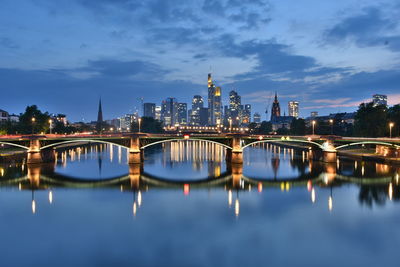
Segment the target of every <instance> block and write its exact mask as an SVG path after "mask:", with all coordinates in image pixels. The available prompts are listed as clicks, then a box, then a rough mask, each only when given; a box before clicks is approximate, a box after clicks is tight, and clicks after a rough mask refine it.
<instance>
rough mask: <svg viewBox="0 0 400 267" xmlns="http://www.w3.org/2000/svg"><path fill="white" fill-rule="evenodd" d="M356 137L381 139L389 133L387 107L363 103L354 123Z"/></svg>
mask: <svg viewBox="0 0 400 267" xmlns="http://www.w3.org/2000/svg"><path fill="white" fill-rule="evenodd" d="M354 131H355V135H357V136H360V137H381V136H385V134H386V133H387V131H388V123H387V107H386V106H385V105H378V106H374V104H373V103H372V102H371V103H362V104H361V105H360V106H359V108H358V110H357V113H356V116H355V123H354Z"/></svg>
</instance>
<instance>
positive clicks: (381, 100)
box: [372, 94, 387, 106]
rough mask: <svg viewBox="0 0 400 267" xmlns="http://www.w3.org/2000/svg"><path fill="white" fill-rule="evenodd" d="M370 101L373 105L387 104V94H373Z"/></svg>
mask: <svg viewBox="0 0 400 267" xmlns="http://www.w3.org/2000/svg"><path fill="white" fill-rule="evenodd" d="M372 102H373V103H374V106H380V105H382V106H387V95H379V94H375V95H373V96H372Z"/></svg>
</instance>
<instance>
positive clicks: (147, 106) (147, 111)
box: [143, 103, 156, 119]
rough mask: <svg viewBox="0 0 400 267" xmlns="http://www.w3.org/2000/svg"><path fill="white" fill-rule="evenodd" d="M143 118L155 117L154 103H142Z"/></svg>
mask: <svg viewBox="0 0 400 267" xmlns="http://www.w3.org/2000/svg"><path fill="white" fill-rule="evenodd" d="M143 116H144V117H151V118H153V119H154V118H155V117H156V104H154V103H144V104H143Z"/></svg>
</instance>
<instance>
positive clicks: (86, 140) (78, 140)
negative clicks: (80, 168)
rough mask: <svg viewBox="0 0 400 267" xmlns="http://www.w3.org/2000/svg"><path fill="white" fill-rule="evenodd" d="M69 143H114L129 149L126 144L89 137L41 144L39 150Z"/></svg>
mask: <svg viewBox="0 0 400 267" xmlns="http://www.w3.org/2000/svg"><path fill="white" fill-rule="evenodd" d="M71 143H100V144H108V145H115V146H119V147H123V148H126V149H129V147H127V146H124V145H120V144H117V143H113V142H109V141H103V140H96V139H93V140H90V139H76V140H68V141H62V142H58V143H54V144H50V145H46V146H42V147H41V148H40V150H44V149H47V148H51V147H56V146H60V145H64V144H71Z"/></svg>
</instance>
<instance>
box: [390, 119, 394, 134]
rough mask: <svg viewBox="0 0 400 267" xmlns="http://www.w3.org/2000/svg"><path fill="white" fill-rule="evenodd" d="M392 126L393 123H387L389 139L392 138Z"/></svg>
mask: <svg viewBox="0 0 400 267" xmlns="http://www.w3.org/2000/svg"><path fill="white" fill-rule="evenodd" d="M393 126H394V123H393V122H391V123H389V133H390V138H392V128H393Z"/></svg>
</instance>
